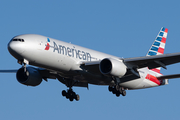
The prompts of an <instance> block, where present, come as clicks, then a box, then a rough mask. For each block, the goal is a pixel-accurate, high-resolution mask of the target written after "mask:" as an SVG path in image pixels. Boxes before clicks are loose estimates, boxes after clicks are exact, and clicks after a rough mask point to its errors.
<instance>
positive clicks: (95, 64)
mask: <svg viewBox="0 0 180 120" xmlns="http://www.w3.org/2000/svg"><path fill="white" fill-rule="evenodd" d="M100 62H101V61H91V62H82V63H81V68H82V69H84V70H86V71H87V72H90V73H92V74H101V72H100V71H99V64H100Z"/></svg>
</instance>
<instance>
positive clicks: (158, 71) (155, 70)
mask: <svg viewBox="0 0 180 120" xmlns="http://www.w3.org/2000/svg"><path fill="white" fill-rule="evenodd" d="M151 70H152V71H154V72H157V73H160V69H156V68H154V69H151Z"/></svg>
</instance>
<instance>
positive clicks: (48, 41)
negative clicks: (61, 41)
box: [45, 38, 50, 50]
mask: <svg viewBox="0 0 180 120" xmlns="http://www.w3.org/2000/svg"><path fill="white" fill-rule="evenodd" d="M49 48H50V39H49V38H47V44H46V48H45V50H49Z"/></svg>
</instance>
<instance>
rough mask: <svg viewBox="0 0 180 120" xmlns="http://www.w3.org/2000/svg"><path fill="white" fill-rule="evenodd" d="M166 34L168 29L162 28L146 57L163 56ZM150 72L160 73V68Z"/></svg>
mask: <svg viewBox="0 0 180 120" xmlns="http://www.w3.org/2000/svg"><path fill="white" fill-rule="evenodd" d="M167 33H168V29H167V28H164V27H162V28H161V30H160V31H159V33H158V35H157V37H156V39H155V41H154V43H153V44H152V46H151V48H150V49H149V51H148V53H147V55H146V56H153V55H162V54H164V49H165V44H166V38H167ZM152 70H153V71H155V72H158V73H160V68H155V69H152Z"/></svg>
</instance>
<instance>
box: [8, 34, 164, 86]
mask: <svg viewBox="0 0 180 120" xmlns="http://www.w3.org/2000/svg"><path fill="white" fill-rule="evenodd" d="M8 50H9V52H10V53H11V55H12V56H14V57H15V58H16V59H17V60H27V61H28V62H29V64H30V65H33V66H37V67H40V68H45V69H48V70H51V71H54V72H57V73H59V74H61V76H63V77H67V78H71V79H74V80H76V79H77V80H79V81H82V82H88V83H90V84H95V85H110V84H111V81H112V79H111V78H109V77H106V76H103V75H95V74H92V73H88V72H87V71H84V70H83V69H82V68H81V66H80V65H81V64H82V63H83V62H88V61H89V62H90V61H101V60H103V59H104V58H113V59H118V60H121V58H119V57H116V56H112V55H109V54H105V53H102V52H98V51H95V50H91V49H88V48H84V47H80V46H77V45H74V44H71V43H66V42H63V41H59V40H56V39H53V38H49V37H45V36H41V35H35V34H25V35H19V36H16V37H14V38H13V39H12V40H11V41H10V42H9V44H8ZM138 71H139V74H140V78H137V79H134V80H127V81H124V82H122V83H121V84H120V85H121V86H122V87H125V88H127V89H142V88H149V87H155V86H159V85H164V84H165V83H164V82H165V81H160V80H158V79H156V77H157V76H161V74H159V73H157V72H154V71H152V70H149V69H148V68H141V69H138Z"/></svg>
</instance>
